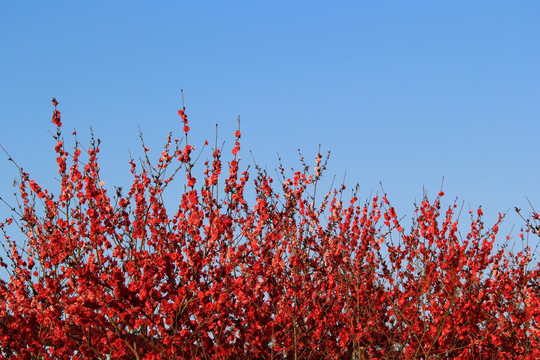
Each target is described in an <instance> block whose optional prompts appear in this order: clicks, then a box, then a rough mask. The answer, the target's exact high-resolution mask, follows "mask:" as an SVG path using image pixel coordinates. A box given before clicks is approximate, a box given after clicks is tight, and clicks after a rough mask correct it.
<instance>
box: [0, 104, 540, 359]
mask: <svg viewBox="0 0 540 360" xmlns="http://www.w3.org/2000/svg"><path fill="white" fill-rule="evenodd" d="M53 104H54V112H53V120H52V121H53V123H54V124H55V125H56V127H57V132H56V135H55V137H54V138H55V141H56V145H55V151H56V154H57V164H58V174H59V176H60V184H61V185H60V191H59V195H58V196H53V195H52V193H51V192H50V191H48V190H46V189H44V188H42V187H41V186H40V185H39V184H38V183H36V182H35V181H34V180H32V179H31V177H30V175H29V174H28V173H26V172H23V171H22V170H21V182H20V199H19V202H18V203H19V204H20V205H19V206H18V207H15V208H14V209H13V217H11V218H9V219H7V220H6V221H5V222H3V223H1V224H0V229H1V230H2V232H3V234H4V240H3V241H2V245H3V247H4V249H5V250H6V256H7V259H6V260H2V261H1V266H2V267H4V268H5V269H6V271H8V272H9V280H7V281H0V356H2V357H3V358H13V359H83V358H91V359H172V358H183V359H232V358H240V357H242V358H246V359H368V358H369V359H397V358H401V359H443V358H444V359H450V358H458V359H494V358H500V359H537V358H539V357H540V350H539V349H540V329H539V324H540V295H539V291H538V286H539V285H538V280H539V273H538V267H537V266H536V265H535V264H533V260H532V254H531V251H530V249H529V248H528V247H524V249H523V250H522V251H520V252H517V253H511V252H509V251H506V250H504V248H503V249H501V250H496V249H494V241H495V237H496V234H497V230H498V225H499V223H500V221H501V220H502V217H503V216H502V215H501V216H500V219H499V221H498V222H497V223H496V224H495V225H493V226H491V227H488V228H486V227H485V225H484V223H483V222H482V211H481V209H479V210H478V211H477V212H476V213H474V214H473V213H471V216H470V217H471V220H470V224H469V225H468V230H467V234H466V235H464V236H462V235H461V233H460V231H459V230H458V221H457V220H456V219H455V214H454V211H455V209H456V206H455V205H453V206H451V207H449V208H448V209H442V207H441V197H442V196H443V195H444V194H443V193H442V192H441V193H439V195H438V196H437V197H436V198H435V199H434V200H433V201H430V200H429V199H428V198H424V199H423V200H422V202H421V204H419V205H418V206H417V207H416V211H415V216H414V218H413V220H412V226H410V228H409V229H405V228H403V225H402V223H401V221H400V218H399V217H398V214H397V213H396V210H395V209H394V208H393V207H392V206H391V204H390V203H389V201H388V199H387V197H386V195H385V194H382V195H380V196H375V197H374V198H372V199H369V201H367V202H366V203H360V202H359V200H358V198H357V194H356V192H355V191H353V192H352V196H351V197H350V199H347V200H345V186H344V185H342V186H341V188H339V189H337V190H334V191H332V192H330V193H328V194H325V195H324V196H322V197H321V198H320V200H317V196H316V192H317V185H318V183H319V182H320V179H321V177H322V173H323V170H324V169H325V166H326V162H325V161H324V160H323V156H322V155H321V154H318V155H317V157H316V159H315V166H314V167H313V170H312V168H311V167H310V166H308V165H306V164H305V163H303V160H302V165H303V167H302V169H301V170H299V171H296V172H293V173H292V174H291V175H290V176H288V175H287V172H286V171H285V170H284V169H283V167H280V168H279V171H278V176H277V178H275V179H272V178H271V177H270V176H268V174H267V173H266V172H265V171H263V170H261V169H259V168H258V167H256V172H255V177H254V179H253V180H250V173H249V172H248V171H247V170H244V171H243V170H241V168H240V159H239V158H238V152H239V150H240V137H241V133H240V130H238V131H236V133H235V134H234V135H235V144H234V148H233V149H232V154H231V155H230V161H229V162H227V163H226V164H224V163H223V162H222V156H223V153H222V149H219V148H217V147H216V148H214V149H213V153H212V157H211V159H210V160H209V161H207V162H206V163H205V164H204V165H205V170H204V177H203V178H202V179H197V178H196V177H195V175H193V174H194V172H193V169H194V166H195V163H196V161H195V160H194V159H193V151H194V147H193V146H192V145H191V144H190V143H189V141H188V135H189V132H190V128H189V126H188V118H187V115H186V113H185V109H182V110H179V111H178V114H179V115H180V118H181V120H182V126H183V132H184V136H183V139H182V141H180V140H172V138H171V136H169V138H168V140H167V142H166V145H165V147H164V150H163V152H162V154H161V157H160V159H159V160H158V161H157V163H152V162H151V161H150V160H149V158H148V157H147V156H145V157H144V160H143V161H141V164H139V165H138V164H137V163H136V162H135V161H134V160H132V161H131V173H132V175H133V183H132V184H131V187H130V188H129V190H128V191H127V194H124V193H123V192H122V189H121V188H117V189H116V191H115V192H113V193H112V194H111V192H110V191H107V190H106V189H105V188H104V183H103V182H102V181H101V180H100V175H99V171H100V168H99V165H98V158H97V156H98V153H99V145H100V144H99V140H98V141H94V140H92V141H91V145H90V147H89V149H88V150H87V151H86V152H87V158H88V160H84V161H83V160H82V157H84V158H86V155H83V154H82V150H81V146H80V144H79V143H78V142H76V144H75V147H74V149H73V151H72V152H71V153H68V152H67V150H66V149H65V147H64V143H63V140H62V133H61V130H62V123H61V114H60V112H59V111H58V110H57V105H58V103H57V101H56V100H54V99H53ZM143 148H144V153H145V155H146V154H147V153H148V151H149V149H148V148H146V147H144V144H143ZM327 159H328V158H326V160H327ZM179 174H184V176H185V185H184V191H183V193H181V194H178V195H174V196H175V197H177V198H178V199H179V204H178V207H177V209H175V212H174V213H171V211H170V210H169V209H166V207H165V205H164V200H163V199H164V196H172V195H170V194H169V195H164V191H165V190H166V188H167V186H168V185H169V184H170V183H171V181H173V180H174V179H175V177H176V176H180V175H179ZM177 181H178V180H177ZM250 186H252V187H250ZM246 189H252V190H249V191H253V193H254V201H252V202H248V200H247V196H246V195H245V193H246ZM533 220H534V219H533ZM531 224H532V222H531ZM9 225H11V226H16V227H18V228H20V230H21V231H22V233H23V234H24V238H25V241H24V243H21V242H20V241H19V242H17V241H15V240H14V239H12V238H11V237H10V235H9V231H8V226H9ZM531 226H532V225H531ZM5 261H7V262H8V263H9V264H8V263H6V262H5ZM533 265H534V266H533Z"/></svg>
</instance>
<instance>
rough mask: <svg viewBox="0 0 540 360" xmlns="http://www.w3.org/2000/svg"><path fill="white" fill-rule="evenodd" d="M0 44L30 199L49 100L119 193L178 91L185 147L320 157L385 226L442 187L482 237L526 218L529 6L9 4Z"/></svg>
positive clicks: (532, 75)
mask: <svg viewBox="0 0 540 360" xmlns="http://www.w3.org/2000/svg"><path fill="white" fill-rule="evenodd" d="M0 35H1V38H2V42H1V54H2V55H1V56H0V108H1V109H2V113H1V115H0V119H1V120H0V121H1V124H2V131H1V132H0V144H2V145H3V146H4V147H5V148H6V149H8V151H10V153H11V154H12V155H13V157H14V158H15V159H16V160H17V162H18V163H19V164H20V165H21V166H22V167H23V168H24V169H25V170H28V171H30V172H31V174H32V175H33V176H34V177H35V178H36V179H37V180H38V181H40V182H41V183H43V184H45V185H48V184H52V185H53V186H56V185H55V183H54V182H52V180H51V179H52V178H53V177H54V175H55V173H56V169H55V161H54V153H53V149H52V148H53V146H54V142H53V141H52V139H51V137H50V135H49V133H48V132H49V131H53V130H54V127H53V125H52V124H51V122H50V117H51V112H52V105H51V103H50V100H51V98H52V97H53V96H54V97H56V98H57V99H58V100H59V101H60V107H59V109H60V110H61V111H62V117H63V123H64V127H65V129H66V131H65V134H66V143H67V144H68V146H69V145H70V144H72V143H73V142H72V139H71V138H70V137H69V136H68V134H69V133H71V131H72V129H73V128H77V131H78V134H79V138H80V140H81V141H82V142H83V143H85V141H86V140H87V139H88V136H89V133H90V130H89V129H90V126H92V127H93V131H94V133H95V135H96V137H99V138H101V139H102V142H103V143H102V147H101V149H102V152H101V166H102V168H103V174H104V178H105V181H106V182H107V184H110V185H127V184H128V183H127V180H128V179H129V177H128V174H129V166H128V160H129V152H128V151H129V150H130V149H131V151H132V152H133V153H134V154H140V152H139V149H140V146H139V144H140V142H139V138H138V131H139V130H138V127H139V126H140V128H141V130H142V132H143V134H144V137H145V141H146V143H147V145H150V147H151V148H152V149H153V150H154V151H156V153H159V152H160V149H159V146H161V145H162V144H163V143H164V141H165V138H166V136H167V134H168V132H169V131H173V132H175V133H176V134H178V135H177V136H180V134H181V133H180V130H181V129H180V124H179V118H178V116H177V114H176V111H177V110H178V109H179V106H180V89H184V93H185V101H186V107H187V112H188V114H189V117H190V124H191V127H192V131H193V135H194V139H195V141H199V143H202V141H203V140H204V139H209V140H212V139H213V138H214V129H215V124H216V123H219V126H220V130H219V137H220V139H221V140H225V141H226V142H227V144H228V145H230V146H232V135H233V132H234V129H235V127H236V121H237V116H238V115H240V116H241V121H242V123H241V128H242V134H243V135H242V140H243V143H242V144H243V147H242V151H243V154H244V158H245V159H246V160H249V161H251V160H250V159H251V158H250V156H249V155H248V153H247V152H246V150H252V152H253V154H254V156H255V158H256V160H257V162H259V163H260V164H266V166H267V167H268V168H269V169H273V168H275V167H276V166H277V164H278V162H277V155H276V153H277V152H279V153H280V155H281V156H282V158H283V159H284V162H285V164H286V165H287V166H288V167H292V166H298V161H297V159H298V155H297V149H298V148H300V149H302V151H303V153H304V154H305V155H306V157H307V158H309V159H311V158H314V155H315V154H316V152H317V149H318V145H319V144H321V147H322V149H323V150H331V151H332V156H331V160H330V167H329V169H328V173H327V174H328V175H331V174H335V175H336V176H337V177H338V178H339V179H342V177H343V174H344V173H345V172H346V173H347V179H346V183H347V184H349V185H351V186H352V185H354V184H355V183H359V184H360V195H361V197H362V198H364V199H365V197H367V196H369V194H370V192H372V191H373V192H377V191H380V186H379V182H382V184H383V186H384V189H385V191H386V192H387V193H388V195H389V198H390V200H391V201H392V202H393V203H394V204H395V205H396V207H397V209H398V212H399V213H401V214H403V215H408V216H411V215H412V212H413V202H414V201H415V199H417V200H419V199H421V198H422V193H423V188H425V189H426V190H427V191H428V194H431V195H435V194H436V193H437V192H438V191H439V188H440V185H441V181H442V179H443V177H444V179H445V180H444V190H445V192H446V194H447V196H446V197H445V199H446V200H445V202H446V203H451V202H452V201H453V199H454V198H455V197H459V202H460V203H461V201H464V202H465V207H466V209H468V208H469V207H470V208H473V209H476V208H477V207H478V206H479V205H482V207H483V209H484V212H485V213H486V214H487V219H488V220H491V221H493V220H494V219H495V218H496V217H497V214H498V212H505V211H507V210H509V209H510V210H511V211H512V209H513V208H514V206H519V207H522V208H524V209H526V210H528V205H527V201H526V197H529V199H530V200H531V201H532V202H533V204H536V206H537V207H538V208H540V188H539V179H540V164H539V161H538V159H539V148H540V145H539V141H538V139H539V135H540V131H539V130H540V123H539V120H540V2H538V1H519V2H513V1H475V2H469V1H384V2H383V1H370V2H367V1H249V2H248V1H129V2H128V1H92V2H88V1H85V2H83V1H54V2H50V1H47V2H45V1H41V2H37V1H36V2H29V1H26V2H22V1H20V2H15V1H9V2H4V3H3V4H2V11H1V12H0ZM0 169H1V171H0V194H1V195H2V196H6V195H9V194H10V193H12V192H13V188H12V184H13V179H14V178H15V177H17V172H16V169H15V168H13V167H12V166H11V165H10V164H9V163H8V162H7V160H6V157H5V156H4V155H1V157H0ZM53 192H54V191H53ZM506 223H507V225H508V226H511V225H512V224H516V225H518V226H521V225H522V223H521V222H520V221H519V219H517V218H516V216H515V215H511V216H510V217H509V218H508V219H507V222H506ZM516 230H517V229H515V230H514V234H515V232H516ZM507 231H509V229H507Z"/></svg>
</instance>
